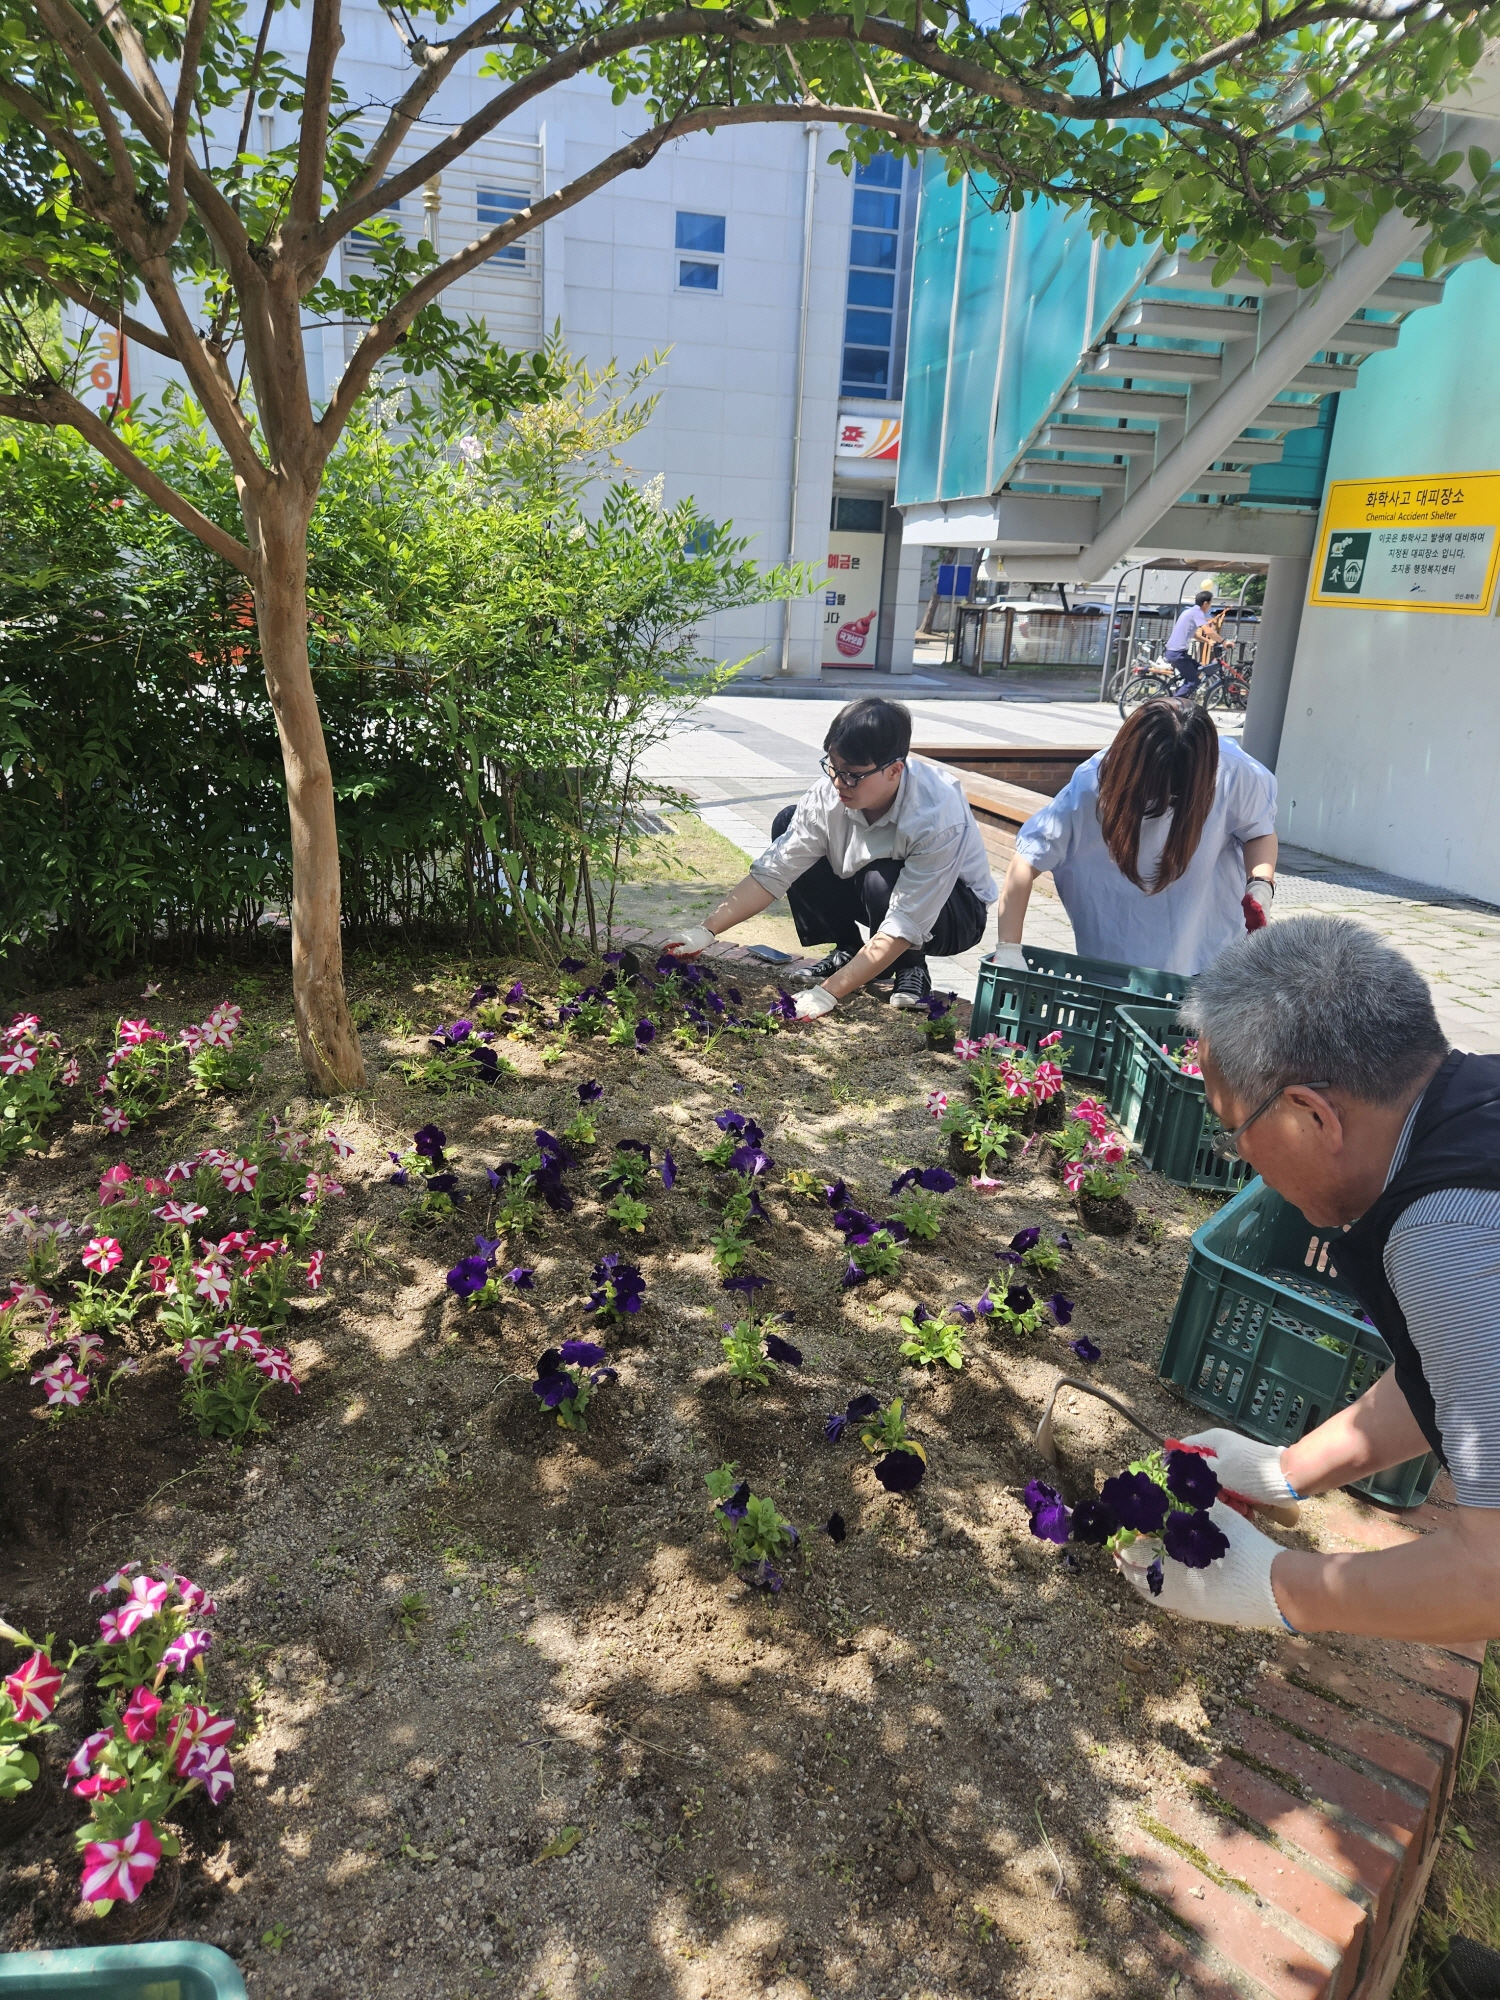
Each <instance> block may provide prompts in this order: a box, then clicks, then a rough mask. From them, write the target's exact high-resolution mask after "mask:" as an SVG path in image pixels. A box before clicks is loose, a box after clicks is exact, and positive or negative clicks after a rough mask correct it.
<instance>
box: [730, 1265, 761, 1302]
mask: <svg viewBox="0 0 1500 2000" xmlns="http://www.w3.org/2000/svg"><path fill="white" fill-rule="evenodd" d="M770 1282H771V1280H770V1279H769V1278H762V1277H761V1276H760V1275H759V1273H758V1272H755V1271H740V1272H739V1273H738V1274H737V1275H736V1276H735V1277H733V1278H726V1279H725V1280H724V1290H725V1291H726V1292H743V1293H744V1295H745V1297H746V1298H747V1299H753V1298H754V1297H755V1294H756V1293H757V1292H759V1291H762V1290H764V1288H765V1287H766V1286H767V1285H769V1284H770Z"/></svg>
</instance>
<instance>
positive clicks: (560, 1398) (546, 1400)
mask: <svg viewBox="0 0 1500 2000" xmlns="http://www.w3.org/2000/svg"><path fill="white" fill-rule="evenodd" d="M531 1393H532V1395H533V1396H539V1397H540V1398H541V1402H542V1408H543V1409H544V1410H555V1409H556V1408H557V1407H558V1405H559V1404H560V1403H571V1402H572V1400H573V1398H574V1397H575V1396H576V1395H577V1394H578V1384H577V1383H576V1382H575V1381H574V1380H573V1377H572V1376H571V1375H539V1376H538V1377H537V1379H536V1380H535V1381H534V1382H533V1383H532V1385H531Z"/></svg>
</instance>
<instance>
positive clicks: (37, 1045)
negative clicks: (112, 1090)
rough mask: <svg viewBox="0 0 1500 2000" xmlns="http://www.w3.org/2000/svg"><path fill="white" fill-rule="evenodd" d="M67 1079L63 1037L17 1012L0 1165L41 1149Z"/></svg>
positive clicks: (74, 1067) (0, 1099)
mask: <svg viewBox="0 0 1500 2000" xmlns="http://www.w3.org/2000/svg"><path fill="white" fill-rule="evenodd" d="M0 712H3V710H0ZM65 1077H66V1078H69V1079H71V1080H72V1081H74V1082H76V1081H77V1077H78V1064H77V1062H67V1063H65V1062H64V1060H63V1054H62V1044H61V1042H60V1040H59V1038H58V1037H57V1036H56V1035H55V1034H52V1033H51V1032H49V1031H44V1030H43V1028H42V1024H41V1022H40V1021H39V1020H38V1019H37V1017H36V1015H35V1014H18V1015H17V1016H16V1018H15V1019H14V1020H13V1021H12V1022H11V1024H10V1026H9V1027H8V1028H5V1029H0V1163H3V1162H5V1161H7V1160H12V1159H14V1158H15V1157H16V1155H17V1154H19V1153H29V1152H35V1151H36V1150H37V1149H38V1148H39V1147H40V1145H41V1143H42V1132H43V1129H44V1127H45V1126H46V1124H47V1122H48V1120H49V1119H50V1118H51V1117H52V1116H53V1114H54V1113H55V1112H57V1111H58V1110H60V1109H61V1107H62V1092H63V1088H64V1079H65Z"/></svg>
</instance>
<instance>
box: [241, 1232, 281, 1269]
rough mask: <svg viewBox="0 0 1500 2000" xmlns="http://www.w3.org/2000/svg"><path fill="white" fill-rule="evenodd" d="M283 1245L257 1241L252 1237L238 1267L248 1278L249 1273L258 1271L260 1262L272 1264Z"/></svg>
mask: <svg viewBox="0 0 1500 2000" xmlns="http://www.w3.org/2000/svg"><path fill="white" fill-rule="evenodd" d="M284 1247H285V1246H284V1245H278V1244H275V1243H257V1242H255V1241H254V1240H253V1239H252V1240H251V1242H250V1244H249V1246H248V1247H247V1249H246V1250H245V1252H244V1256H243V1259H242V1261H241V1264H240V1269H241V1270H242V1271H243V1272H244V1274H245V1276H246V1277H247V1278H248V1277H249V1275H250V1273H251V1272H252V1271H258V1270H259V1269H260V1267H261V1265H262V1264H274V1263H275V1262H276V1259H277V1258H278V1257H279V1256H280V1255H281V1251H282V1249H283V1248H284Z"/></svg>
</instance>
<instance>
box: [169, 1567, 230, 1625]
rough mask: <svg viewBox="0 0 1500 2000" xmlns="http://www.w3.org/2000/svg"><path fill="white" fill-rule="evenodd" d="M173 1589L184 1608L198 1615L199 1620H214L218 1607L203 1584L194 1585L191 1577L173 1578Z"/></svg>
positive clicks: (174, 1576) (175, 1576)
mask: <svg viewBox="0 0 1500 2000" xmlns="http://www.w3.org/2000/svg"><path fill="white" fill-rule="evenodd" d="M172 1587H173V1589H174V1590H175V1591H176V1592H177V1595H178V1598H179V1599H180V1600H181V1602H182V1605H183V1608H184V1609H185V1610H187V1611H191V1612H194V1613H196V1615H197V1616H198V1617H199V1618H212V1617H213V1615H214V1613H215V1612H216V1611H217V1610H218V1608H219V1607H218V1605H217V1604H216V1603H215V1602H214V1600H213V1599H212V1598H211V1597H210V1596H209V1594H208V1592H207V1591H206V1590H205V1589H204V1588H203V1585H202V1584H201V1583H194V1581H193V1579H192V1578H191V1577H190V1576H177V1575H175V1574H174V1575H173V1577H172Z"/></svg>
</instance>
